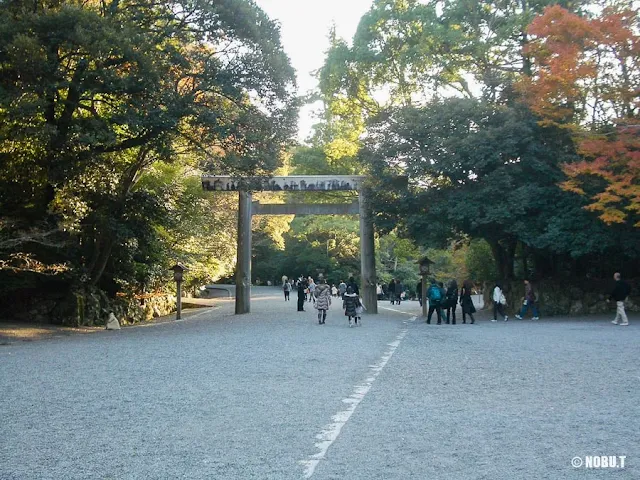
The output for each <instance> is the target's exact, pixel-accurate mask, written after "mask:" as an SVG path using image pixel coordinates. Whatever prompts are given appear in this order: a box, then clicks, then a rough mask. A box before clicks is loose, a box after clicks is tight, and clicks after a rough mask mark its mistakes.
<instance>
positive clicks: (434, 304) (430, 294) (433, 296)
mask: <svg viewBox="0 0 640 480" xmlns="http://www.w3.org/2000/svg"><path fill="white" fill-rule="evenodd" d="M427 298H428V299H429V314H428V315H427V323H429V324H430V323H431V316H432V315H433V312H434V310H435V312H436V315H437V316H438V323H437V324H438V325H441V324H442V312H441V309H442V291H441V290H440V287H439V286H438V284H437V283H436V279H435V278H432V279H431V285H429V288H428V289H427Z"/></svg>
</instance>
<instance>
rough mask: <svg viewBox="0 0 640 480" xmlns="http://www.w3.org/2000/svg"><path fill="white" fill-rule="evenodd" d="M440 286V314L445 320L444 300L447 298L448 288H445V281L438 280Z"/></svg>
mask: <svg viewBox="0 0 640 480" xmlns="http://www.w3.org/2000/svg"><path fill="white" fill-rule="evenodd" d="M438 288H439V289H440V316H441V317H442V319H443V320H444V302H445V300H446V298H447V289H446V288H444V283H443V282H438Z"/></svg>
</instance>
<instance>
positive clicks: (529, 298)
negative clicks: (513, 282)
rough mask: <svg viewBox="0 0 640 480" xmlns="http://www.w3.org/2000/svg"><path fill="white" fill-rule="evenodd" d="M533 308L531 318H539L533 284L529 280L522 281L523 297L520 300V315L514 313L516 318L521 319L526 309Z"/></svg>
mask: <svg viewBox="0 0 640 480" xmlns="http://www.w3.org/2000/svg"><path fill="white" fill-rule="evenodd" d="M529 308H531V310H533V318H531V320H540V316H539V315H538V307H537V305H536V292H535V291H534V289H533V285H531V282H530V281H529V280H526V279H525V281H524V299H523V301H522V310H520V315H517V314H516V318H517V319H518V320H522V319H523V318H524V316H525V315H526V314H527V310H529Z"/></svg>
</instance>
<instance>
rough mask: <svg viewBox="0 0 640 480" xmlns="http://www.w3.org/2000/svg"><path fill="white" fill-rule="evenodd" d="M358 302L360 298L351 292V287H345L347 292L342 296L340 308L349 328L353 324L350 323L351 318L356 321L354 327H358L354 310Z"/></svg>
mask: <svg viewBox="0 0 640 480" xmlns="http://www.w3.org/2000/svg"><path fill="white" fill-rule="evenodd" d="M359 302H360V297H359V296H358V295H357V294H356V293H355V292H354V291H353V288H352V287H351V285H349V286H348V287H347V292H346V293H345V294H344V297H343V300H342V308H343V309H344V314H345V316H346V317H347V318H348V319H349V327H352V326H353V324H352V323H351V319H352V318H353V319H355V320H356V325H358V322H357V316H358V314H357V312H356V308H357V307H358V303H359Z"/></svg>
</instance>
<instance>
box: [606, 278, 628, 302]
mask: <svg viewBox="0 0 640 480" xmlns="http://www.w3.org/2000/svg"><path fill="white" fill-rule="evenodd" d="M629 293H631V287H630V286H629V284H628V283H627V282H625V281H624V280H616V287H615V288H614V289H613V291H612V292H611V298H613V299H614V300H615V301H616V302H624V301H625V299H626V298H627V297H628V296H629Z"/></svg>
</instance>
